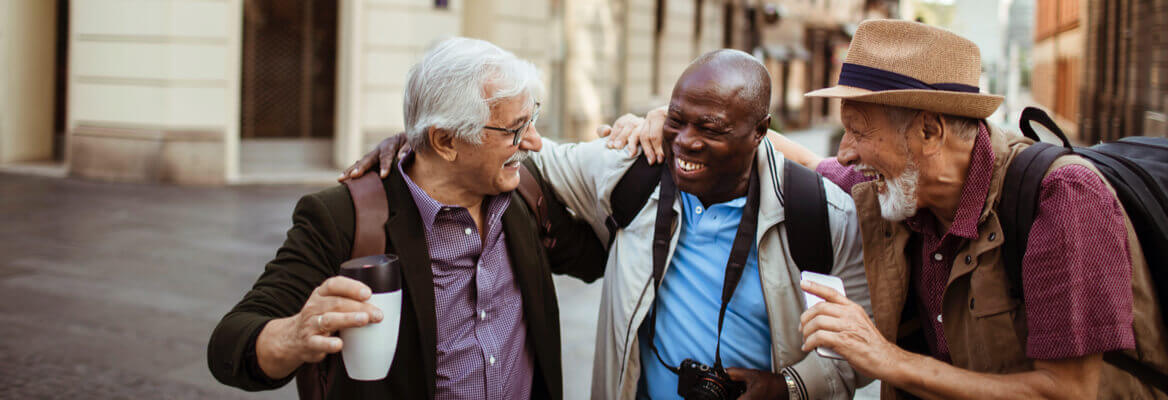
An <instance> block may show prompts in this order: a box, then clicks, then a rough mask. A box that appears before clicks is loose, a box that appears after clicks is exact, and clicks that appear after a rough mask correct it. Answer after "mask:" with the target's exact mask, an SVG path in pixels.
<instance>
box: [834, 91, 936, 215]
mask: <svg viewBox="0 0 1168 400" xmlns="http://www.w3.org/2000/svg"><path fill="white" fill-rule="evenodd" d="M883 110H884V108H883V107H880V106H878V105H873V104H868V103H860V102H854V101H845V102H844V103H843V106H842V107H841V109H840V120H841V121H842V122H843V125H844V137H843V139H842V140H841V141H840V147H839V156H838V160H839V162H840V163H841V164H843V165H847V166H850V167H852V168H855V169H856V170H857V171H860V172H861V173H863V174H864V176H867V177H870V178H874V179H875V182H876V183H875V184H876V194H877V197H878V198H879V200H880V213H881V215H882V216H883V217H884V218H885V219H887V220H890V221H901V220H904V219H905V218H908V217H911V216H913V215H914V214H916V211H917V209H918V208H919V199H918V196H917V189H918V186H919V181H920V169H919V168H918V166H917V163H915V162H914V161H913V156H912V152H911V151H910V150H909V143H908V136H907V135H906V134H905V133H906V131H907V130H911V129H914V127H916V125H917V123H916V122H917V121H916V118H915V117H913V118H911V119H910V120H908V121H900V122H903V123H905V124H907V127H906V128H905V129H906V130H901V128H900V126H899V125H904V124H902V123H897V122H893V121H892V120H891V119H890V118H889V115H888V114H887V113H885V112H883Z"/></svg>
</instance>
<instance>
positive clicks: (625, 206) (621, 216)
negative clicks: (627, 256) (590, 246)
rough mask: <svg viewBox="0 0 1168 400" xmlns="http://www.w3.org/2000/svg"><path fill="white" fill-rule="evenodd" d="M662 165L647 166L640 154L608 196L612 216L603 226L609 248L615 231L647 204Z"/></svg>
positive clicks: (659, 176)
mask: <svg viewBox="0 0 1168 400" xmlns="http://www.w3.org/2000/svg"><path fill="white" fill-rule="evenodd" d="M664 165H665V164H657V165H649V159H647V158H645V155H644V154H641V156H639V157H637V160H636V161H635V162H633V166H632V167H629V170H628V171H625V174H624V176H622V177H621V179H620V181H618V182H617V183H616V187H615V188H613V189H612V195H611V196H609V203H610V204H611V205H612V214H611V215H609V216H608V218H607V219H605V220H604V226H605V227H607V228H608V245H609V246H610V247H611V246H612V242H613V240H614V239H615V238H616V231H618V230H621V229H623V228H624V227H626V226H629V223H632V222H633V218H636V217H637V213H639V212H641V209H642V208H645V203H647V202H649V196H651V195H653V189H654V188H656V187H657V183H658V182H661V168H662V167H663V166H664Z"/></svg>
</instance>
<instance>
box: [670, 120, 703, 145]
mask: <svg viewBox="0 0 1168 400" xmlns="http://www.w3.org/2000/svg"><path fill="white" fill-rule="evenodd" d="M673 140H674V142H676V143H677V145H678V147H681V148H683V149H686V150H688V151H692V152H697V151H701V150H702V148H704V147H705V143H703V142H702V141H701V140H699V139H698V136H697V134H696V133H695V132H694V128H693V126H691V125H689V124H686V125H685V126H683V127H681V129H678V130H677V136H676V137H675V138H674V139H673Z"/></svg>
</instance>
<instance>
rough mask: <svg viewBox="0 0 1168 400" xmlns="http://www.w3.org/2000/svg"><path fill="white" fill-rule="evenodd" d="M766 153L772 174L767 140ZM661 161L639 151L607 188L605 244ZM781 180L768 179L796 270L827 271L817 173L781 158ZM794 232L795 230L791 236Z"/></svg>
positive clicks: (643, 199) (636, 206) (638, 205)
mask: <svg viewBox="0 0 1168 400" xmlns="http://www.w3.org/2000/svg"><path fill="white" fill-rule="evenodd" d="M765 147H766V150H765V151H766V152H767V153H768V155H769V157H770V160H771V163H770V165H769V166H768V168H770V171H771V176H772V177H774V176H776V175H775V174H776V172H777V171H776V169H777V168H776V165H775V161H774V160H775V152H774V148H772V147H771V146H770V144H769V143H767V146H765ZM665 165H666V164H657V165H649V161H648V160H647V159H646V158H645V156H644V155H641V156H640V157H638V158H637V160H636V162H634V163H633V166H632V167H630V168H629V170H628V171H626V172H625V174H624V176H622V177H621V179H620V181H618V182H617V184H616V187H615V188H614V189H613V191H612V196H611V197H610V199H611V204H612V215H609V216H608V218H607V219H606V220H605V226H606V227H607V228H608V242H609V246H610V247H611V245H612V241H613V239H614V238H615V237H616V232H617V231H618V230H620V229H623V228H624V227H626V226H628V225H629V223H631V222H632V221H633V218H635V217H636V216H637V213H639V212H640V211H641V209H642V208H644V207H645V203H647V202H648V201H649V196H651V195H652V194H653V189H654V188H656V187H657V184H658V182H660V179H661V168H663V167H664V166H665ZM783 182H784V183H785V184H786V186H785V187H783V188H780V187H779V184H778V182H773V184H772V187H774V188H775V190H776V191H778V192H779V193H776V194H777V195H778V198H779V201H780V202H782V204H783V207H785V208H786V220H785V221H784V222H783V223H784V224H786V225H787V247H788V249H790V251H791V258H792V259H794V260H795V265H797V266H799V270H800V271H811V272H816V273H821V274H830V273H831V267H832V265H834V264H835V263H834V259H835V256H834V253H833V252H832V251H833V246H832V244H831V229H830V228H829V227H830V225H828V219H827V193H826V192H825V191H824V187H823V177H822V176H820V175H819V174H817V173H815V171H812V170H810V169H807V168H806V167H804V166H802V165H799V164H798V163H795V162H792V161H791V160H785V163H784V164H783ZM795 232H797V233H798V234H793V233H795Z"/></svg>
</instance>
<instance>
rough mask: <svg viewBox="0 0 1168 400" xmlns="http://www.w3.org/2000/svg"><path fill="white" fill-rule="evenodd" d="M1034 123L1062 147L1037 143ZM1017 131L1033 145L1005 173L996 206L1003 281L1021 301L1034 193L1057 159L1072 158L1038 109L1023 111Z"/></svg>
mask: <svg viewBox="0 0 1168 400" xmlns="http://www.w3.org/2000/svg"><path fill="white" fill-rule="evenodd" d="M1032 121H1033V122H1038V123H1040V124H1042V125H1043V126H1045V127H1046V128H1047V129H1049V130H1050V131H1051V132H1052V133H1054V134H1055V136H1057V137H1058V138H1059V139H1061V140H1062V141H1063V147H1059V146H1055V145H1052V144H1049V143H1043V142H1041V141H1039V137H1038V134H1036V133H1035V132H1034V128H1033V127H1031V126H1030V122H1032ZM1018 124H1019V127H1020V128H1021V130H1022V132H1023V133H1024V134H1025V135H1026V137H1027V138H1030V139H1032V140H1034V141H1035V143H1034V144H1032V145H1030V147H1027V148H1025V149H1023V150H1022V152H1021V153H1018V155H1017V156H1015V157H1014V160H1013V161H1011V162H1010V166H1009V167H1008V168H1007V169H1006V177H1005V180H1004V181H1003V183H1002V197H1001V200H999V203H998V221H999V223H1000V224H1001V225H1002V236H1003V239H1004V240H1005V242H1004V243H1003V244H1002V256H1003V257H1002V259H1003V261H1004V262H1005V266H1006V277H1007V278H1008V279H1009V281H1010V282H1011V283H1012V285H1011V287H1010V290H1011V294H1012V295H1013V296H1014V297H1015V298H1018V299H1022V257H1023V256H1025V255H1026V242H1027V241H1028V240H1030V226H1031V225H1033V224H1034V216H1035V213H1036V212H1037V211H1038V194H1039V193H1038V191H1039V189H1040V188H1041V185H1042V179H1043V178H1045V177H1046V171H1047V170H1048V169H1050V166H1051V164H1054V161H1055V160H1056V159H1058V158H1059V157H1062V156H1064V155H1067V154H1072V153H1073V151H1072V150H1071V145H1070V142H1068V141H1067V138H1066V135H1064V134H1063V131H1062V130H1061V129H1059V127H1058V125H1056V124H1055V123H1054V121H1053V120H1051V119H1050V116H1048V115H1046V112H1043V111H1042V110H1041V109H1038V108H1034V107H1026V109H1024V110H1022V115H1021V117H1020V118H1019V122H1018Z"/></svg>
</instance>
